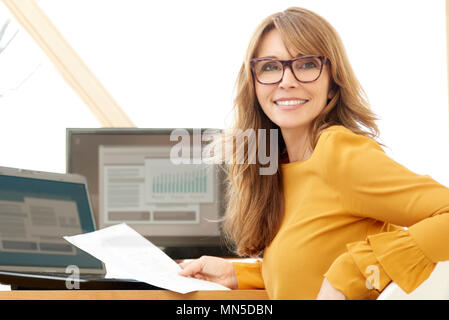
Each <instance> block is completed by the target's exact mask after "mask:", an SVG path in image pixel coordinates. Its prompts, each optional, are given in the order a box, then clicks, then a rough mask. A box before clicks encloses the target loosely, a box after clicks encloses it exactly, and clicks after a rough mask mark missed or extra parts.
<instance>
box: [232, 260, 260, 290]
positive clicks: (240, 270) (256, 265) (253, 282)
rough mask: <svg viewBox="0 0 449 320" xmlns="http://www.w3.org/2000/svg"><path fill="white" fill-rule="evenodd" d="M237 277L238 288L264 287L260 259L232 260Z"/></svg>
mask: <svg viewBox="0 0 449 320" xmlns="http://www.w3.org/2000/svg"><path fill="white" fill-rule="evenodd" d="M232 264H233V266H234V270H235V275H236V277H237V282H238V289H241V290H243V289H246V290H249V289H265V284H264V282H263V278H262V261H260V260H257V261H256V262H232Z"/></svg>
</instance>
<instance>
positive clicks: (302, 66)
mask: <svg viewBox="0 0 449 320" xmlns="http://www.w3.org/2000/svg"><path fill="white" fill-rule="evenodd" d="M326 62H327V58H326V57H323V56H303V57H298V58H295V59H291V60H278V59H272V58H254V59H251V61H250V63H251V70H252V71H253V74H254V76H255V78H256V80H257V82H259V83H260V84H278V83H280V82H281V81H282V78H283V77H284V72H285V68H286V67H290V70H291V71H292V73H293V76H294V77H295V79H296V80H298V81H299V82H302V83H307V82H313V81H315V80H317V79H318V78H319V77H320V75H321V72H322V71H323V65H324V64H325V63H326Z"/></svg>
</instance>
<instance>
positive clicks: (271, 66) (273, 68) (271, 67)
mask: <svg viewBox="0 0 449 320" xmlns="http://www.w3.org/2000/svg"><path fill="white" fill-rule="evenodd" d="M278 70H280V68H279V65H277V64H276V63H265V64H264V65H263V66H262V71H278Z"/></svg>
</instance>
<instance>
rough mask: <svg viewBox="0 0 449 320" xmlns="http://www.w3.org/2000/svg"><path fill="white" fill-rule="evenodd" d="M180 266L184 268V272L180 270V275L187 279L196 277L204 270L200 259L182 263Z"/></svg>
mask: <svg viewBox="0 0 449 320" xmlns="http://www.w3.org/2000/svg"><path fill="white" fill-rule="evenodd" d="M179 266H180V267H181V268H182V270H180V271H179V273H178V274H179V275H181V276H185V277H192V276H195V275H196V274H197V273H200V272H201V271H202V269H203V263H202V262H201V261H200V259H197V260H194V261H189V262H181V263H180V264H179Z"/></svg>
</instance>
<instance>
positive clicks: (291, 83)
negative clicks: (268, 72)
mask: <svg viewBox="0 0 449 320" xmlns="http://www.w3.org/2000/svg"><path fill="white" fill-rule="evenodd" d="M297 86H298V80H296V78H295V76H294V74H293V72H292V70H291V69H290V68H288V67H287V68H285V70H284V76H283V77H282V80H281V82H280V83H279V87H281V88H296V87H297Z"/></svg>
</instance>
